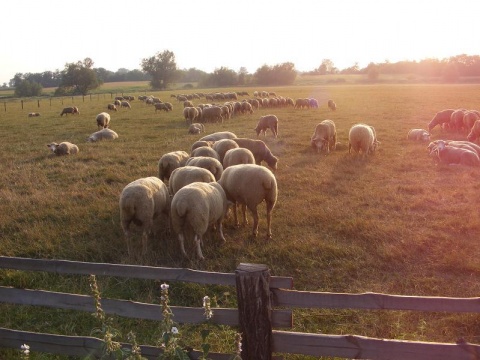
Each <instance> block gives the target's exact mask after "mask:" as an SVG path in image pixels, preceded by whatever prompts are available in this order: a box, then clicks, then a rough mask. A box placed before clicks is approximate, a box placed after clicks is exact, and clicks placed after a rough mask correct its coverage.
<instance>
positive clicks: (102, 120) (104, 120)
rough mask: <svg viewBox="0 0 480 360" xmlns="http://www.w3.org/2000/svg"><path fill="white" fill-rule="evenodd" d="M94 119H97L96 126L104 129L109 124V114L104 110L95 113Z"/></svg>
mask: <svg viewBox="0 0 480 360" xmlns="http://www.w3.org/2000/svg"><path fill="white" fill-rule="evenodd" d="M96 120H97V127H99V128H104V129H106V128H108V125H109V124H110V114H109V113H106V112H102V113H100V114H98V115H97V118H96Z"/></svg>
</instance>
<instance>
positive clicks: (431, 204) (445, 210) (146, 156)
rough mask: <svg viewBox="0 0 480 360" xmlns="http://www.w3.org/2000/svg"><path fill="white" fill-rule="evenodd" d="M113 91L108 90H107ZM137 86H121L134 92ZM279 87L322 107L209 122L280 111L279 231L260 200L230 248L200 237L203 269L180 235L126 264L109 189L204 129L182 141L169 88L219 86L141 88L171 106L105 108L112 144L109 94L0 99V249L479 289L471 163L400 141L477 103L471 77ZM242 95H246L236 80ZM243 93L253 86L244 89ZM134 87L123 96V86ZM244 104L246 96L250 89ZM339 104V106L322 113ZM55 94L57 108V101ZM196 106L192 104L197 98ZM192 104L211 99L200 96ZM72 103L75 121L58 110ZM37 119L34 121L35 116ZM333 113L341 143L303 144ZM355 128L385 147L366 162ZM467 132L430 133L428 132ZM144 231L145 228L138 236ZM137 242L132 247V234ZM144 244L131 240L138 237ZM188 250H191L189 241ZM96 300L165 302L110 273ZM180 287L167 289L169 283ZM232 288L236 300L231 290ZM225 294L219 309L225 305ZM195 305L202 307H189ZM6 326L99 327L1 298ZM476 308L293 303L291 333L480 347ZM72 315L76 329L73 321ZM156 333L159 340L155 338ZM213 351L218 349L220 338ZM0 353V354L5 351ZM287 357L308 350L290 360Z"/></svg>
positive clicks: (478, 220)
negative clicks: (467, 80) (65, 150)
mask: <svg viewBox="0 0 480 360" xmlns="http://www.w3.org/2000/svg"><path fill="white" fill-rule="evenodd" d="M104 86H106V85H104ZM139 86H140V85H139V84H137V83H136V84H130V85H129V87H127V85H125V89H133V88H136V89H139ZM266 89H267V90H269V91H274V92H276V94H277V95H281V96H285V97H291V98H293V99H296V98H299V97H314V98H316V99H318V101H319V103H320V104H321V106H320V108H319V109H308V110H307V109H304V110H300V109H293V108H282V109H260V110H258V111H256V112H255V113H254V114H253V115H241V116H238V117H235V118H232V119H228V120H226V121H225V122H224V123H223V124H206V127H207V133H211V132H215V131H224V130H228V131H233V132H234V133H236V134H237V136H239V137H255V134H254V131H253V129H254V127H255V125H256V123H257V121H258V118H259V117H260V116H262V115H265V114H269V113H273V114H275V115H277V116H278V118H279V119H280V125H279V137H278V138H277V139H274V138H272V136H271V133H268V134H267V136H266V138H264V139H263V140H264V141H265V142H266V144H267V145H268V146H269V147H270V149H271V150H272V152H273V153H274V154H275V155H276V156H278V158H279V159H280V160H279V168H278V170H277V171H276V173H275V176H276V178H277V181H278V186H279V196H278V202H277V204H276V207H275V209H274V211H273V240H270V241H265V239H264V236H265V231H266V230H265V227H266V224H265V209H264V205H261V206H260V218H261V222H260V235H259V237H258V238H257V239H252V238H251V237H250V235H249V234H250V232H251V228H250V225H249V226H247V227H246V228H243V227H242V228H239V229H237V228H235V226H234V224H233V221H232V219H231V218H230V219H228V220H226V222H225V234H226V238H227V243H226V244H225V245H220V244H219V242H218V241H217V240H215V239H208V240H206V241H205V244H204V247H203V253H204V255H205V257H206V261H205V262H204V263H200V262H198V261H196V260H194V261H192V262H189V261H186V260H184V259H183V258H182V256H181V255H180V252H179V246H178V242H177V240H176V239H175V238H174V237H173V236H170V237H164V238H161V239H157V240H151V241H150V243H149V246H150V249H151V252H150V254H149V255H148V256H147V258H137V259H129V258H128V256H127V250H126V244H125V242H124V239H123V234H122V231H121V228H120V223H119V209H118V198H119V194H120V192H121V190H122V189H123V187H124V186H125V185H126V184H128V183H129V182H131V181H133V180H135V179H137V178H140V177H145V176H155V175H157V174H158V169H157V163H158V160H159V158H160V157H161V155H163V154H164V153H166V152H169V151H174V150H185V151H189V150H190V146H191V144H192V143H193V142H194V141H195V140H197V139H198V138H199V137H200V136H194V135H189V134H187V127H186V124H185V121H184V119H183V115H182V110H183V109H182V105H181V104H180V103H177V102H176V101H175V100H174V99H171V98H170V94H171V93H180V92H182V93H192V92H196V91H204V92H209V91H216V90H218V91H227V90H228V89H208V90H199V89H194V90H188V91H187V90H177V91H171V90H169V91H164V92H150V91H149V93H153V94H154V95H157V96H159V97H160V98H161V99H162V100H164V101H172V102H173V106H174V110H173V111H172V112H170V113H165V112H158V113H155V111H154V109H153V108H152V107H151V106H147V105H145V104H144V103H142V102H139V101H138V100H134V101H132V109H131V110H125V109H120V110H119V111H118V112H113V113H111V115H112V123H111V128H112V129H113V130H115V131H116V132H117V133H118V134H119V136H120V137H119V139H117V140H115V141H113V142H101V143H87V142H86V141H85V139H86V137H87V136H88V135H90V134H91V133H93V132H94V131H96V130H97V127H96V124H95V116H96V114H98V113H99V112H102V111H106V105H107V103H109V102H110V101H111V96H110V94H105V95H100V96H93V97H92V98H90V97H89V96H86V97H85V98H84V99H83V98H82V97H75V98H73V102H72V98H68V97H65V98H63V99H60V98H58V99H57V98H55V99H53V100H52V101H51V103H50V102H49V101H48V100H42V101H41V103H40V108H38V107H37V106H38V104H37V101H26V102H25V104H24V109H23V110H22V109H21V107H20V104H19V103H14V104H13V105H12V104H9V105H8V108H7V111H4V108H3V106H2V104H1V103H0V131H1V132H2V134H4V136H3V140H2V142H1V144H0V153H1V154H2V162H1V165H0V166H1V173H0V199H2V201H0V233H1V238H0V253H1V254H2V255H7V256H22V257H33V258H56V259H69V260H80V261H95V262H112V263H137V264H145V265H156V266H167V267H191V268H197V269H204V270H209V271H221V272H232V271H234V270H235V268H236V266H237V265H238V264H239V263H241V262H247V263H262V264H267V265H268V266H269V267H270V268H271V271H272V274H273V275H284V276H293V277H294V286H295V289H297V290H311V291H333V292H353V293H362V292H383V293H390V294H400V295H431V296H452V297H474V296H478V294H479V293H480V282H479V281H478V278H479V276H480V263H479V261H478V258H479V256H480V243H479V242H478V239H480V213H479V207H478V204H479V203H480V191H479V190H480V182H479V181H478V179H479V177H480V169H478V168H466V167H461V166H436V165H434V164H433V162H432V160H431V159H430V158H429V157H428V155H427V150H426V144H424V143H413V142H409V141H407V140H406V134H407V132H408V130H409V129H411V128H426V126H427V123H428V122H429V121H430V119H431V118H432V117H433V115H434V114H435V113H436V112H437V111H439V110H442V109H445V108H461V107H462V108H467V109H475V108H477V109H478V107H479V105H478V99H479V98H480V87H479V86H478V85H405V84H403V85H386V84H383V85H356V84H343V85H342V84H341V85H322V86H314V85H308V86H306V85H305V86H302V85H297V86H291V87H275V88H266ZM242 90H243V89H242ZM245 90H246V91H248V92H249V94H250V95H252V94H253V91H254V90H263V89H261V88H245ZM127 92H128V91H127ZM244 98H246V97H244ZM328 99H333V100H335V102H336V103H337V106H338V109H337V111H335V112H332V111H330V110H329V109H328V108H327V107H326V103H327V100H328ZM62 102H63V103H62ZM194 102H195V104H198V103H199V100H196V101H194ZM201 102H205V99H202V100H201ZM70 105H76V106H78V107H79V109H80V115H79V116H72V115H69V116H63V117H60V116H59V113H60V111H61V109H62V108H63V107H64V106H70ZM33 111H38V112H40V113H41V116H40V117H38V118H28V117H27V114H28V113H29V112H33ZM324 119H332V120H333V121H334V122H335V123H336V126H337V132H338V140H339V141H340V142H341V143H342V144H343V146H344V147H343V148H342V149H341V150H337V151H335V152H333V153H331V154H330V155H328V156H324V155H322V154H316V153H314V152H313V151H312V149H311V148H310V145H309V140H310V136H311V135H312V133H313V129H314V127H315V125H316V124H318V123H319V122H320V121H322V120H324ZM358 122H363V123H367V124H369V125H372V126H374V127H375V129H376V132H377V136H378V139H379V141H380V142H381V144H380V146H379V150H378V152H377V153H376V154H375V155H374V156H372V157H370V158H368V159H367V160H361V159H358V158H356V157H355V156H353V155H352V154H349V153H348V150H346V149H345V146H346V144H347V143H348V131H349V129H350V127H351V126H352V125H353V124H355V123H358ZM441 138H444V139H445V138H452V139H465V138H466V134H448V133H444V132H442V131H441V130H440V129H438V128H436V129H434V131H433V136H432V139H441ZM52 141H56V142H60V141H71V142H73V143H76V144H77V145H78V146H79V148H80V153H79V154H78V155H76V156H70V157H53V156H51V155H50V154H49V151H48V149H47V147H46V144H48V143H50V142H52ZM137 235H138V234H137ZM139 240H140V239H139V237H138V236H137V241H139ZM137 245H138V246H139V243H137ZM187 251H188V252H190V253H192V252H193V249H192V244H188V249H187ZM0 285H3V286H16V287H25V288H37V287H38V288H48V289H52V290H57V291H77V292H80V293H88V284H87V282H86V280H85V279H79V280H78V281H72V280H71V279H66V280H62V279H59V278H58V277H54V276H51V277H50V276H47V275H45V274H37V275H31V274H25V273H22V272H13V271H4V270H0ZM101 288H102V289H103V291H104V292H105V297H113V296H115V295H118V294H120V296H124V298H130V299H132V300H135V301H146V300H152V299H158V296H159V294H158V284H155V283H154V282H148V281H145V282H133V281H132V282H130V281H126V282H124V281H123V280H122V281H114V280H111V281H104V282H102V283H101ZM173 289H174V291H173V295H172V299H173V300H172V301H173V302H174V303H173V305H187V306H199V305H198V304H200V303H201V302H199V301H201V297H203V295H205V294H208V295H210V296H214V295H216V296H217V297H218V298H219V299H223V295H222V294H224V292H225V289H223V288H219V287H217V288H208V287H203V286H184V285H180V284H178V285H177V284H175V285H174V286H173ZM175 289H176V290H175ZM233 297H234V296H233ZM234 301H235V300H234V299H231V298H230V299H229V300H225V302H227V303H228V302H234ZM195 304H196V305H195ZM0 311H1V312H2V313H3V314H5V313H8V314H9V315H8V316H2V317H1V318H0V319H1V320H0V327H7V328H15V329H25V330H29V331H47V332H59V333H63V334H77V335H90V331H91V330H92V321H91V320H89V319H88V317H87V315H85V316H84V317H80V318H76V317H74V314H72V313H70V312H59V311H54V310H48V309H45V310H41V311H40V310H38V309H37V310H32V309H27V308H24V309H21V308H20V307H15V308H14V307H10V306H5V305H2V306H0ZM478 322H479V316H478V315H455V314H450V315H445V314H437V313H433V314H432V313H429V314H427V313H410V312H388V313H387V312H382V311H370V312H368V311H363V312H361V311H347V310H344V311H333V310H325V311H319V310H315V311H308V310H304V311H303V310H302V311H296V312H295V313H294V330H296V331H306V332H314V333H315V332H322V333H329V334H347V333H349V334H358V335H364V336H372V337H378V338H395V339H409V340H423V341H438V342H455V341H456V340H457V339H459V338H463V339H465V341H467V342H474V343H478V342H479V341H480V340H479V337H478ZM67 323H68V324H72V325H71V326H70V327H69V326H67V325H66V324H67ZM122 326H124V327H125V329H124V330H125V331H124V332H123V333H124V335H125V334H126V333H127V332H128V330H129V329H128V328H129V327H134V328H135V330H136V331H138V336H137V340H138V341H139V342H140V343H150V344H151V343H154V342H155V339H154V338H152V336H155V335H152V333H153V332H152V330H151V329H152V327H153V328H154V327H155V325H154V324H150V323H148V322H142V321H138V322H136V323H135V324H132V322H128V321H125V323H124V324H123V325H122ZM157 335H158V334H157ZM213 346H214V349H212V350H213V351H222V350H225V349H223V348H222V346H224V345H222V341H221V340H220V339H217V340H215V344H213ZM1 354H2V353H1V351H0V355H1ZM288 359H307V357H295V356H291V357H288Z"/></svg>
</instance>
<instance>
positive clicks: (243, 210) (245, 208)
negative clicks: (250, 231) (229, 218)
mask: <svg viewBox="0 0 480 360" xmlns="http://www.w3.org/2000/svg"><path fill="white" fill-rule="evenodd" d="M241 206H242V215H243V226H245V225H248V219H247V205H245V204H242V205H241Z"/></svg>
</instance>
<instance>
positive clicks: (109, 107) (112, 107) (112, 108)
mask: <svg viewBox="0 0 480 360" xmlns="http://www.w3.org/2000/svg"><path fill="white" fill-rule="evenodd" d="M107 110H113V111H117V106H116V105H115V104H108V105H107Z"/></svg>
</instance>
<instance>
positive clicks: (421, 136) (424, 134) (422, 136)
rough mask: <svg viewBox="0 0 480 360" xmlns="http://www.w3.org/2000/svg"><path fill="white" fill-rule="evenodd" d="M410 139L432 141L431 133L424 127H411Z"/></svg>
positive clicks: (408, 135) (408, 137)
mask: <svg viewBox="0 0 480 360" xmlns="http://www.w3.org/2000/svg"><path fill="white" fill-rule="evenodd" d="M407 139H408V140H414V141H430V133H429V132H428V131H427V130H424V129H411V130H410V131H409V132H408V134H407Z"/></svg>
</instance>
